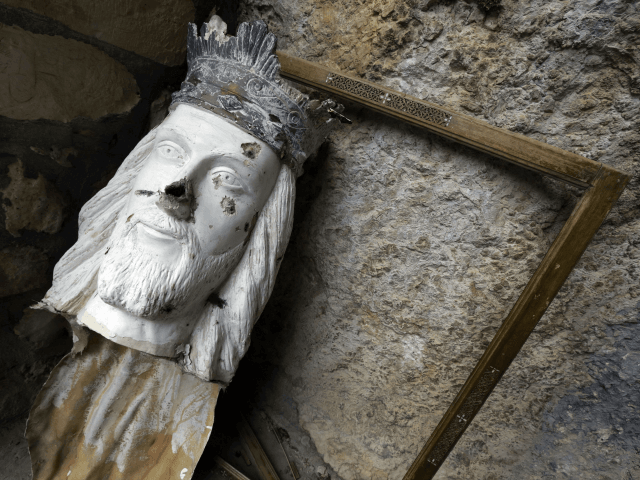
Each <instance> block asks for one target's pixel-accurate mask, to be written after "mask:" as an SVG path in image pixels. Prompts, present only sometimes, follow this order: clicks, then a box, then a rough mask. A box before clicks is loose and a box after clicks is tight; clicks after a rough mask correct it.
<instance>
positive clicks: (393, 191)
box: [230, 0, 640, 480]
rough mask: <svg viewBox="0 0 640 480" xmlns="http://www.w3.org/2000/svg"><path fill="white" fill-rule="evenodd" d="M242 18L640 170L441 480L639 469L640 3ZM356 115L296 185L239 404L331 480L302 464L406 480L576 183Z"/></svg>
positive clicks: (309, 54)
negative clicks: (248, 401) (308, 451)
mask: <svg viewBox="0 0 640 480" xmlns="http://www.w3.org/2000/svg"><path fill="white" fill-rule="evenodd" d="M239 13H240V16H239V19H240V20H251V19H255V18H262V19H264V20H265V21H266V22H267V23H268V25H269V27H270V29H271V30H272V31H274V32H275V33H276V34H277V35H278V37H279V39H280V40H279V42H280V43H279V48H281V49H283V50H284V51H285V52H287V53H289V54H292V55H297V56H299V57H302V58H305V59H307V60H311V61H315V62H318V63H320V64H323V65H326V66H329V67H334V68H338V69H340V70H342V71H345V72H348V73H351V74H355V75H359V76H361V77H363V78H366V79H368V80H372V81H375V82H379V83H380V84H383V85H386V86H389V87H392V88H395V89H398V90H400V91H402V92H405V93H409V94H412V95H414V96H417V97H420V98H423V99H426V100H429V101H431V102H434V103H438V104H441V105H445V106H447V107H449V108H451V109H454V110H457V111H460V112H462V113H466V114H468V115H472V116H475V117H476V118H479V119H482V120H485V121H487V122H489V123H490V124H492V125H496V126H499V127H503V128H506V129H509V130H511V131H514V132H518V133H522V134H525V135H527V136H529V137H531V138H535V139H538V140H542V141H545V142H548V143H550V144H553V145H556V146H558V147H561V148H563V149H566V150H569V151H572V152H575V153H578V154H581V155H584V156H587V157H590V158H593V159H595V160H598V161H600V162H603V163H606V164H609V165H612V166H615V167H616V168H619V169H621V170H624V171H626V172H627V173H629V174H632V175H633V179H632V181H631V183H630V185H629V187H628V189H627V190H626V192H625V193H624V194H623V196H622V198H621V200H620V201H619V203H618V204H617V205H616V207H615V208H614V210H613V212H612V213H611V214H610V215H609V217H608V219H607V220H606V221H605V223H604V224H603V226H602V228H601V230H600V231H599V232H598V234H597V235H596V237H595V238H594V240H593V242H592V243H591V245H590V246H589V248H588V249H587V251H586V253H585V254H584V255H583V257H582V259H581V261H580V262H579V263H578V265H577V267H576V269H575V271H574V272H573V273H572V274H571V276H570V277H569V279H568V281H567V283H566V284H565V286H564V287H563V288H562V290H561V292H560V294H559V295H558V297H557V298H556V299H555V300H554V302H553V303H552V304H551V306H550V308H549V310H548V311H547V313H546V314H545V316H544V317H543V319H542V320H541V322H540V324H539V325H538V327H537V328H536V329H535V331H534V333H533V334H532V335H531V337H530V339H529V340H528V341H527V343H526V345H525V347H524V349H523V351H522V352H521V354H520V355H519V356H518V358H517V360H516V361H515V362H514V364H513V366H512V367H511V369H510V370H509V371H508V372H507V374H506V375H505V376H504V378H503V379H502V381H501V382H500V384H499V385H498V387H497V389H496V390H495V392H494V394H493V396H492V397H491V399H490V400H489V401H488V403H487V404H486V405H485V406H484V407H483V409H482V410H481V413H480V414H479V415H478V417H476V420H475V421H474V423H473V424H472V426H471V427H470V428H469V429H468V430H467V433H466V434H465V436H464V437H463V439H462V441H461V442H460V443H459V444H458V446H457V447H456V449H455V451H454V452H453V454H452V455H451V456H450V458H449V459H448V460H447V462H446V463H445V464H444V466H443V468H442V469H441V471H440V473H439V476H438V477H437V478H441V479H445V478H449V479H461V478H464V479H478V480H479V479H494V480H495V479H514V478H519V479H520V478H527V479H541V478H572V479H574V478H581V479H612V480H613V479H632V478H638V477H639V476H640V457H639V456H638V450H639V449H640V440H639V438H640V437H639V434H640V422H639V421H638V414H639V412H638V409H639V408H640V389H639V387H640V386H639V385H638V378H639V376H638V375H639V374H640V366H639V365H640V344H639V343H638V338H640V325H639V321H640V287H639V283H638V279H639V276H638V275H639V274H640V271H639V267H640V266H639V260H640V217H639V215H638V214H639V212H640V208H639V205H640V195H639V193H640V185H639V182H638V172H639V165H640V98H639V95H640V65H639V61H640V50H639V47H638V45H639V40H640V6H639V5H638V4H637V2H633V1H612V0H580V1H561V0H551V1H549V0H545V1H542V0H533V1H516V0H502V2H497V1H493V2H487V1H472V0H469V1H464V0H451V1H438V0H400V1H386V2H382V1H366V2H365V1H346V0H313V1H311V0H293V1H292V0H287V1H284V0H268V1H267V0H245V1H243V2H242V4H241V7H240V10H239ZM345 115H346V116H347V117H349V118H351V119H352V120H353V125H350V126H343V128H342V130H341V131H339V132H337V133H335V134H333V135H332V137H331V138H330V141H329V142H328V144H327V145H326V147H325V149H324V151H323V153H322V154H321V155H319V156H318V157H317V158H316V159H315V160H314V161H310V162H309V164H308V165H307V167H306V173H305V175H304V176H303V177H301V178H300V180H299V185H298V192H299V196H298V199H297V210H296V219H295V227H294V233H293V236H292V240H291V243H290V245H289V248H288V250H287V254H286V256H285V260H284V262H283V266H282V269H281V271H280V274H279V277H278V282H277V286H276V289H275V292H274V295H273V296H272V299H271V301H270V303H269V305H268V307H267V309H266V310H265V312H264V314H263V316H262V318H261V319H260V321H259V322H258V324H257V327H256V330H254V334H253V336H252V346H251V349H250V352H249V354H248V358H246V359H245V360H243V363H242V364H241V367H240V370H239V372H238V375H237V378H236V379H235V380H234V382H236V383H235V384H232V386H231V387H230V391H233V389H234V388H236V389H238V390H242V389H244V391H245V392H246V393H249V394H251V395H252V396H253V397H252V398H253V401H254V402H255V405H257V406H258V407H259V408H261V409H264V410H265V411H267V412H268V413H269V415H270V416H272V418H273V419H274V420H275V421H276V422H277V423H278V424H279V425H280V426H281V427H283V428H284V429H286V430H287V431H288V432H289V433H290V436H291V438H292V440H291V442H292V443H291V444H292V445H296V444H298V445H300V444H303V443H305V442H306V444H310V443H311V444H315V446H316V447H317V450H318V452H319V453H320V454H321V455H322V457H323V459H324V461H325V462H327V464H328V467H329V468H328V469H326V470H321V471H320V470H316V469H315V467H313V465H311V464H309V463H306V464H305V463H304V461H303V460H300V462H301V465H299V467H302V468H301V470H304V472H305V475H309V476H314V475H316V473H317V475H318V476H322V475H324V476H325V477H326V475H331V477H332V478H333V479H334V480H335V479H336V478H344V479H350V480H351V479H369V478H371V479H387V478H389V479H400V478H402V476H403V475H404V473H405V472H406V471H407V469H408V467H409V465H410V464H411V462H412V461H413V459H414V458H415V457H416V455H417V453H418V452H419V451H420V449H421V447H422V446H423V445H424V443H425V441H426V439H427V438H428V436H429V434H430V433H431V431H432V430H433V428H434V427H435V426H436V424H437V422H438V421H439V420H440V418H441V416H442V414H443V413H444V411H445V410H446V408H447V407H448V405H449V404H450V402H451V401H452V400H453V397H454V396H455V394H456V393H457V391H458V390H459V388H460V387H461V385H462V384H463V382H464V381H465V380H466V378H467V375H468V374H469V372H470V370H471V369H472V368H473V366H474V364H475V362H476V361H477V359H478V358H479V357H480V355H481V354H482V352H483V350H484V348H485V347H486V346H487V344H488V342H489V341H490V340H491V339H492V337H493V335H494V333H495V332H496V330H497V328H498V327H499V325H500V324H501V321H502V320H503V319H504V317H505V316H506V314H507V313H508V311H509V309H510V307H511V306H512V305H513V303H514V301H515V300H516V298H517V297H518V295H519V294H520V292H521V291H522V289H523V287H524V285H525V283H526V282H527V280H528V279H529V278H530V276H531V275H532V273H533V271H534V269H535V268H536V266H537V265H538V263H539V262H540V259H541V257H542V256H543V255H544V253H545V252H546V250H547V249H548V247H549V245H550V243H551V242H552V241H553V239H554V237H555V235H556V234H557V233H558V231H559V229H560V228H561V226H562V225H563V223H564V222H565V221H566V219H567V217H568V215H569V213H570V212H571V210H572V208H573V206H574V205H575V203H576V201H577V199H578V198H579V196H580V190H578V189H574V188H570V187H567V186H565V185H563V184H560V183H559V182H556V181H553V180H550V179H547V178H544V177H542V176H540V175H537V174H534V173H531V172H528V171H525V170H523V169H520V168H516V167H514V166H510V165H508V164H506V163H503V162H501V161H498V160H496V159H493V158H490V157H488V156H486V155H482V154H479V153H476V152H474V151H472V150H470V149H467V148H463V147H460V146H457V145H455V144H453V143H451V142H448V141H445V140H442V139H439V138H438V137H436V136H434V135H431V134H429V133H427V132H425V131H422V130H420V129H418V128H413V127H409V126H407V125H403V124H400V123H398V122H397V121H395V120H390V119H387V118H385V117H383V116H380V115H377V114H374V113H372V112H370V111H367V110H364V109H361V108H358V107H357V106H355V105H349V106H348V108H347V111H346V113H345ZM255 370H259V371H260V372H261V378H260V380H256V379H255V378H254V377H253V374H252V373H251V372H254V371H255ZM296 442H297V443H296ZM320 473H322V475H320Z"/></svg>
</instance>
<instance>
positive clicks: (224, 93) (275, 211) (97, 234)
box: [39, 17, 341, 383]
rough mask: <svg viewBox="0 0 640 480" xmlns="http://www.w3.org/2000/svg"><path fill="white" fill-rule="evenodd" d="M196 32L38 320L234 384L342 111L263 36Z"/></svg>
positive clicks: (95, 201)
mask: <svg viewBox="0 0 640 480" xmlns="http://www.w3.org/2000/svg"><path fill="white" fill-rule="evenodd" d="M225 27H226V26H225V25H224V24H223V23H222V22H221V20H220V19H219V18H218V17H214V18H213V19H212V21H210V22H209V24H205V25H203V28H202V29H201V32H200V33H201V34H200V35H198V33H197V31H196V28H195V26H194V25H190V26H189V36H188V64H189V70H188V74H187V78H186V80H185V81H184V82H183V84H182V87H181V89H180V91H178V92H176V93H175V94H174V95H173V102H172V105H171V108H170V114H169V115H168V116H167V118H166V119H165V120H164V121H163V122H162V124H160V125H159V126H158V127H156V128H155V129H153V130H152V131H151V132H149V134H147V135H146V136H145V137H144V138H143V139H142V141H141V142H140V143H139V144H138V145H137V146H136V148H135V149H134V150H133V151H132V152H131V154H130V155H129V156H128V157H127V158H126V160H125V161H124V163H123V164H122V165H121V167H120V168H119V169H118V172H117V173H116V175H115V176H114V178H113V179H112V180H111V181H110V182H109V184H108V185H107V186H106V187H105V188H104V189H102V190H101V191H100V192H98V194H97V195H96V196H95V197H93V198H92V199H91V200H90V201H89V202H88V203H87V204H85V205H84V207H83V208H82V210H81V212H80V219H79V238H78V241H77V243H76V244H75V245H74V246H73V247H72V248H71V249H70V250H69V251H68V252H67V253H66V254H65V255H64V256H63V257H62V259H61V260H60V262H58V264H57V265H56V267H55V269H54V279H53V285H52V287H51V289H50V290H49V291H48V292H47V295H46V296H45V298H44V299H43V301H42V302H41V303H40V304H39V306H40V307H41V308H47V309H49V310H51V311H55V312H58V313H62V314H64V315H65V316H66V317H67V318H68V319H70V320H71V321H72V324H73V323H76V324H79V325H82V326H85V327H88V328H89V329H91V330H94V331H96V332H98V333H99V334H101V335H103V336H105V337H106V338H108V339H110V340H112V341H114V342H116V343H120V344H122V345H126V346H129V347H132V348H135V349H138V350H141V351H144V352H147V353H150V354H153V355H159V356H164V357H171V358H176V359H177V360H178V361H179V362H180V363H181V364H182V366H183V368H184V369H185V370H186V371H188V372H191V373H193V374H195V375H197V376H199V377H201V378H203V379H206V380H216V381H220V382H224V383H226V382H229V381H230V380H231V377H232V376H233V373H234V372H235V370H236V368H237V365H238V362H239V361H240V359H241V358H242V356H243V355H244V353H245V352H246V350H247V348H248V346H249V336H250V332H251V329H252V327H253V324H254V323H255V321H256V320H257V318H258V316H259V315H260V313H261V312H262V309H263V308H264V306H265V304H266V302H267V300H268V298H269V295H270V294H271V291H272V289H273V285H274V281H275V277H276V274H277V271H278V268H279V264H280V261H281V260H282V256H283V255H284V251H285V249H286V245H287V242H288V240H289V235H290V233H291V226H292V221H293V203H294V199H295V179H296V177H297V176H298V175H299V174H300V173H301V172H302V164H303V162H304V160H305V159H306V158H307V157H308V156H309V155H310V154H312V153H314V151H315V150H316V149H317V147H318V146H319V145H320V143H321V142H322V141H323V140H324V138H325V137H326V135H327V134H328V132H329V131H330V129H331V128H332V127H333V125H334V123H335V122H337V120H335V119H333V118H331V115H330V112H331V111H332V110H333V111H335V110H337V111H340V110H341V107H340V106H338V105H336V104H335V103H334V102H332V101H330V100H326V101H324V102H320V101H317V100H310V99H309V98H308V97H307V96H305V95H303V94H301V93H300V92H298V91H297V90H295V89H293V88H291V87H290V86H288V85H286V84H285V83H284V81H282V80H281V79H280V78H279V69H280V65H279V62H278V59H277V57H276V56H275V44H276V39H275V36H274V35H273V34H270V33H268V32H267V29H266V26H265V24H264V23H263V22H261V21H258V22H253V23H244V24H241V25H240V26H239V28H238V34H237V36H236V37H228V36H226V35H225Z"/></svg>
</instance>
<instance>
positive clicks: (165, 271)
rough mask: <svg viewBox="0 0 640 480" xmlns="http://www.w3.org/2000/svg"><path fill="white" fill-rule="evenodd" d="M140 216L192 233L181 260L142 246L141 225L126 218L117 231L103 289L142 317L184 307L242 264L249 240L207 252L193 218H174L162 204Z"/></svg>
mask: <svg viewBox="0 0 640 480" xmlns="http://www.w3.org/2000/svg"><path fill="white" fill-rule="evenodd" d="M135 217H136V218H137V219H140V218H144V219H145V221H147V222H149V223H151V224H154V225H157V226H159V227H162V228H164V229H167V230H170V231H173V232H174V233H176V234H178V235H179V236H183V237H184V238H185V239H186V243H185V244H183V245H182V252H181V255H180V258H179V260H178V261H177V262H176V264H175V265H168V264H166V263H161V262H159V261H158V260H157V257H156V256H154V255H152V254H150V253H148V252H146V251H145V250H143V249H141V248H140V247H138V245H137V242H138V238H137V235H136V233H135V232H136V230H134V228H135V226H136V225H137V224H138V222H132V223H124V224H122V225H119V226H118V227H116V230H115V231H114V232H113V236H112V239H113V238H115V241H113V240H112V245H111V247H110V249H109V251H108V254H107V255H106V257H105V259H104V261H103V262H102V264H101V265H100V270H99V273H98V294H99V295H100V298H101V299H102V300H103V301H104V302H105V303H107V304H109V305H112V306H114V307H117V308H121V309H124V310H126V311H128V312H129V313H131V314H133V315H136V316H139V317H154V316H157V315H159V314H161V313H169V312H171V311H173V310H178V311H183V310H184V309H185V307H187V308H188V307H189V306H190V304H192V303H193V302H194V301H196V302H197V301H202V305H200V306H199V307H200V308H203V307H204V301H203V300H204V299H206V298H207V296H208V295H209V294H210V293H211V292H212V291H213V290H214V289H215V288H217V287H218V286H219V285H220V284H221V283H222V282H223V281H224V280H225V279H226V278H227V276H228V275H229V273H230V272H231V270H232V269H233V268H234V267H235V266H236V265H237V263H238V261H239V260H240V258H241V256H242V254H243V253H244V245H243V244H240V245H238V246H237V247H234V248H232V249H231V250H229V251H228V252H225V253H223V254H220V255H211V256H205V255H204V254H203V253H202V249H201V247H200V243H199V242H198V238H197V237H196V235H195V234H194V233H193V230H191V228H190V224H188V223H186V222H181V221H178V220H176V219H174V218H171V217H169V216H167V215H165V214H163V213H162V212H160V211H159V210H158V209H156V208H154V209H152V210H145V211H141V212H139V213H138V212H136V214H135Z"/></svg>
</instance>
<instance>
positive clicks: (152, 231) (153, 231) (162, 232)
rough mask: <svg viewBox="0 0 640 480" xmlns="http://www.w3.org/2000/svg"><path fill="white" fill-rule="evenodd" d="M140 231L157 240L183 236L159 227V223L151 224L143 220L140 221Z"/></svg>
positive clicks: (176, 238) (179, 238)
mask: <svg viewBox="0 0 640 480" xmlns="http://www.w3.org/2000/svg"><path fill="white" fill-rule="evenodd" d="M138 231H139V232H142V233H143V234H144V235H146V236H147V237H151V238H153V239H157V240H173V241H175V240H181V239H182V238H183V237H182V236H181V235H178V234H176V233H175V232H172V231H170V230H166V229H164V228H161V227H158V226H157V225H153V224H149V223H146V222H143V221H140V222H139V223H138Z"/></svg>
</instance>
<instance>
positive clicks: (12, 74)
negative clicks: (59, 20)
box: [0, 24, 139, 122]
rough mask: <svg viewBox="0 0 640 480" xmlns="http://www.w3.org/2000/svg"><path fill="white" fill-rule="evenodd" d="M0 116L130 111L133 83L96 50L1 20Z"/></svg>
mask: <svg viewBox="0 0 640 480" xmlns="http://www.w3.org/2000/svg"><path fill="white" fill-rule="evenodd" d="M0 64H2V65H4V67H3V69H2V70H1V71H0V90H2V91H3V92H5V93H4V94H3V95H1V96H0V115H3V116H5V117H9V118H12V119H16V120H38V119H47V120H58V121H61V122H69V121H70V120H72V119H74V118H76V117H88V118H91V119H94V120H95V119H98V118H100V117H103V116H105V115H108V114H123V113H127V112H129V111H130V110H131V109H132V108H133V107H134V106H135V105H136V104H137V103H138V99H139V98H138V86H137V84H136V81H135V79H134V78H133V76H132V75H131V74H130V73H129V72H128V71H127V69H126V68H125V67H123V66H122V65H121V64H119V63H118V62H116V61H115V60H113V59H112V58H111V57H109V56H108V55H107V54H105V53H103V52H101V51H100V50H98V49H97V48H95V47H93V46H91V45H87V44H85V43H81V42H78V41H76V40H69V39H65V38H62V37H59V36H49V35H40V34H34V33H30V32H27V31H25V30H22V29H21V28H18V27H10V26H7V25H1V24H0Z"/></svg>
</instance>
